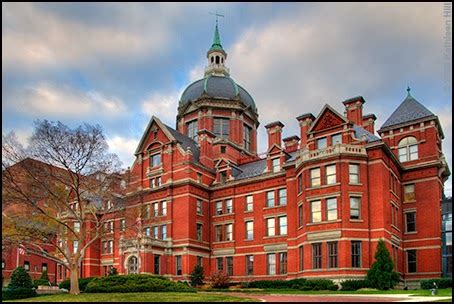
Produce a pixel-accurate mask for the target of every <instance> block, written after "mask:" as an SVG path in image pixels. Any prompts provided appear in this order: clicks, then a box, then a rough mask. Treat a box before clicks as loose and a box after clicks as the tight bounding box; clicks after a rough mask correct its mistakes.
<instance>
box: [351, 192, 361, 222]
mask: <svg viewBox="0 0 454 304" xmlns="http://www.w3.org/2000/svg"><path fill="white" fill-rule="evenodd" d="M360 209H361V198H360V197H350V219H352V220H358V219H360V215H361V213H360Z"/></svg>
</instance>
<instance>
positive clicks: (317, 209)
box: [311, 201, 322, 223]
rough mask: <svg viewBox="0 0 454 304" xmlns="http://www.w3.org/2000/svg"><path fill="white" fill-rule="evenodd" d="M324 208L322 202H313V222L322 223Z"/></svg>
mask: <svg viewBox="0 0 454 304" xmlns="http://www.w3.org/2000/svg"><path fill="white" fill-rule="evenodd" d="M321 208H322V206H321V202H320V201H314V202H311V212H312V222H313V223H316V222H321V221H322V209H321Z"/></svg>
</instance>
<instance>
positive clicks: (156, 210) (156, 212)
mask: <svg viewBox="0 0 454 304" xmlns="http://www.w3.org/2000/svg"><path fill="white" fill-rule="evenodd" d="M158 215H159V204H158V203H153V216H158Z"/></svg>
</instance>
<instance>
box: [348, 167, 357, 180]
mask: <svg viewBox="0 0 454 304" xmlns="http://www.w3.org/2000/svg"><path fill="white" fill-rule="evenodd" d="M348 170H349V175H350V184H359V165H355V164H350V165H348Z"/></svg>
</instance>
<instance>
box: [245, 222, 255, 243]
mask: <svg viewBox="0 0 454 304" xmlns="http://www.w3.org/2000/svg"><path fill="white" fill-rule="evenodd" d="M253 238H254V222H253V221H248V222H246V239H247V240H252V239H253Z"/></svg>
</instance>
